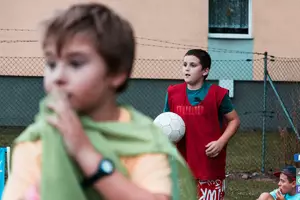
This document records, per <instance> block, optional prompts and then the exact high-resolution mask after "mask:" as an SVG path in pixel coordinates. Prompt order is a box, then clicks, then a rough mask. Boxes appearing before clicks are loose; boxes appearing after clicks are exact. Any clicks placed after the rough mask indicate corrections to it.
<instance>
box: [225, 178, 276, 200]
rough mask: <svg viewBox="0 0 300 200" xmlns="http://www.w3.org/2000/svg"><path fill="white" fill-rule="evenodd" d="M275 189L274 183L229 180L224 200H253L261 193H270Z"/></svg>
mask: <svg viewBox="0 0 300 200" xmlns="http://www.w3.org/2000/svg"><path fill="white" fill-rule="evenodd" d="M276 187H277V183H276V182H275V181H259V180H241V179H239V180H229V181H228V185H227V189H226V194H225V197H226V198H225V199H226V200H255V199H257V198H258V197H259V195H260V194H261V193H263V192H270V191H272V190H274V189H275V188H276Z"/></svg>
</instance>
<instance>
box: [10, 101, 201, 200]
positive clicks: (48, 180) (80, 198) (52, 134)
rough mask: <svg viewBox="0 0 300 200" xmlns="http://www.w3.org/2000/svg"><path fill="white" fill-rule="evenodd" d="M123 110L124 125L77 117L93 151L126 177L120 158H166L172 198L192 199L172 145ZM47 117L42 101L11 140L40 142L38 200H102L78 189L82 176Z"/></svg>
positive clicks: (135, 115) (193, 191) (192, 192)
mask: <svg viewBox="0 0 300 200" xmlns="http://www.w3.org/2000/svg"><path fill="white" fill-rule="evenodd" d="M124 108H125V109H127V110H128V111H129V113H130V115H131V121H130V122H128V123H123V122H95V121H93V120H92V119H91V118H89V117H87V116H79V119H80V121H81V123H82V126H83V128H84V131H85V133H86V135H87V136H88V137H89V139H90V141H91V142H92V144H93V146H94V147H95V149H97V150H98V151H99V152H100V153H101V154H102V155H103V157H106V158H110V159H111V160H113V162H114V163H115V165H116V169H117V170H118V171H119V172H121V173H122V174H123V175H124V176H126V177H128V173H127V171H126V169H125V167H124V166H123V164H122V163H121V160H120V159H119V158H120V157H126V156H135V155H141V154H148V153H161V154H166V155H168V157H169V158H170V159H169V163H170V166H171V169H172V173H171V178H172V183H173V184H172V199H174V200H179V199H180V200H189V199H191V200H195V199H196V186H195V181H194V179H193V177H192V175H191V173H190V170H189V168H188V167H187V165H186V163H185V161H184V160H183V158H182V157H181V156H180V155H179V153H178V151H177V150H176V148H175V146H174V145H173V144H172V143H171V142H170V141H169V140H168V138H167V137H166V136H165V135H164V134H163V133H162V131H161V129H160V128H158V127H156V126H155V125H154V124H153V121H152V120H151V119H150V118H148V117H146V116H145V115H143V114H141V113H140V112H138V111H136V110H135V109H134V108H132V107H130V106H124ZM51 114H52V113H51V112H50V111H49V110H48V109H47V108H46V106H45V100H43V101H42V102H41V104H40V112H39V113H38V115H37V117H36V119H35V122H34V123H33V124H31V125H30V126H29V127H27V129H25V131H24V132H23V133H22V134H21V135H20V136H19V137H18V138H17V139H16V140H15V144H17V143H20V142H25V141H27V142H28V141H37V140H41V141H42V179H41V191H40V192H41V194H40V195H41V200H53V199H55V200H104V199H105V198H104V197H102V196H101V194H99V193H97V192H96V191H95V190H94V189H93V188H89V189H85V190H84V189H83V188H81V186H80V182H81V180H82V179H83V173H82V172H81V170H80V168H79V167H78V165H77V164H76V163H75V162H74V160H72V159H71V158H70V157H69V156H68V154H67V152H66V149H65V147H64V142H63V140H62V137H61V135H60V134H59V133H58V131H57V130H56V129H55V128H53V127H52V126H50V125H49V124H48V123H47V121H46V118H47V116H49V115H51ZM12 164H13V163H12ZM112 189H113V188H112Z"/></svg>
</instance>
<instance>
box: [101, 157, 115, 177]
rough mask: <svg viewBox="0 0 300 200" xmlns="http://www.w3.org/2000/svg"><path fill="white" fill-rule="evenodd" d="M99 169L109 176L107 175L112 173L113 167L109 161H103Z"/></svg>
mask: <svg viewBox="0 0 300 200" xmlns="http://www.w3.org/2000/svg"><path fill="white" fill-rule="evenodd" d="M101 169H102V170H103V171H104V172H105V173H107V174H109V173H112V171H113V170H114V166H113V164H112V162H111V161H108V160H103V161H102V164H101Z"/></svg>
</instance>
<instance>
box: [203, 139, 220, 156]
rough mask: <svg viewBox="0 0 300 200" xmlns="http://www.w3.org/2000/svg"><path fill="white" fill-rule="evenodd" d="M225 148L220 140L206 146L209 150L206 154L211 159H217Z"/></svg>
mask: <svg viewBox="0 0 300 200" xmlns="http://www.w3.org/2000/svg"><path fill="white" fill-rule="evenodd" d="M224 146H225V144H224V143H223V142H222V141H220V140H216V141H212V142H210V143H208V144H207V145H206V146H205V147H206V148H207V149H206V151H205V153H206V155H207V156H209V157H216V156H218V155H219V153H220V151H221V150H222V149H223V147H224Z"/></svg>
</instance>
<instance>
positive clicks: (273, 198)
mask: <svg viewBox="0 0 300 200" xmlns="http://www.w3.org/2000/svg"><path fill="white" fill-rule="evenodd" d="M274 175H275V176H276V177H278V178H279V182H278V188H277V189H275V190H273V191H272V192H270V193H262V194H261V195H260V197H259V198H258V200H299V199H300V193H297V191H296V168H295V167H294V166H286V167H285V168H283V169H282V171H280V172H276V173H274Z"/></svg>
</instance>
